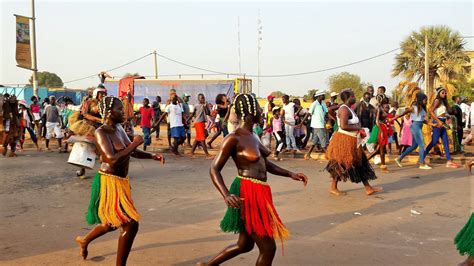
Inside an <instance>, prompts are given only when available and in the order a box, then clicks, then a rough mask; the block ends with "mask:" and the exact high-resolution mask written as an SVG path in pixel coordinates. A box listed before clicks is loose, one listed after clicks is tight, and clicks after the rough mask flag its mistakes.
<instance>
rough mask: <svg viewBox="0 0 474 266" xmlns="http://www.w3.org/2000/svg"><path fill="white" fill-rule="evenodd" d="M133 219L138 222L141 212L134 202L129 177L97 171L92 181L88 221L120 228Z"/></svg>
mask: <svg viewBox="0 0 474 266" xmlns="http://www.w3.org/2000/svg"><path fill="white" fill-rule="evenodd" d="M131 220H135V221H137V222H138V221H139V220H140V214H138V211H137V210H136V209H135V205H134V204H133V200H132V194H131V192H130V181H129V178H128V177H125V178H123V177H119V176H115V175H111V174H108V173H104V172H101V171H99V172H97V174H96V175H95V176H94V180H93V181H92V187H91V199H90V202H89V208H88V210H87V216H86V221H87V223H88V224H108V225H110V226H113V227H115V228H118V227H120V226H122V225H123V224H126V223H128V222H130V221H131Z"/></svg>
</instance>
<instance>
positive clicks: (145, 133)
mask: <svg viewBox="0 0 474 266" xmlns="http://www.w3.org/2000/svg"><path fill="white" fill-rule="evenodd" d="M142 131H143V145H145V146H150V145H151V136H150V128H148V127H142Z"/></svg>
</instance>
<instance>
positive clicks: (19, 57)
mask: <svg viewBox="0 0 474 266" xmlns="http://www.w3.org/2000/svg"><path fill="white" fill-rule="evenodd" d="M15 16H16V31H15V32H16V56H15V58H16V63H17V66H19V67H22V68H28V69H32V65H31V46H30V18H28V17H23V16H19V15H15Z"/></svg>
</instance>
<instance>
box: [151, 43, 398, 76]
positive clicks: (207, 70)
mask: <svg viewBox="0 0 474 266" xmlns="http://www.w3.org/2000/svg"><path fill="white" fill-rule="evenodd" d="M399 49H400V48H396V49H392V50H390V51H387V52H384V53H381V54H378V55H375V56H371V57H368V58H365V59H362V60H358V61H355V62H351V63H347V64H344V65H339V66H335V67H330V68H324V69H319V70H313V71H307V72H299V73H290V74H273V75H255V74H241V73H240V74H239V73H226V72H221V71H216V70H212V69H206V68H202V67H197V66H193V65H190V64H187V63H184V62H181V61H178V60H176V59H172V58H170V57H167V56H164V55H161V54H158V53H157V55H158V56H160V57H162V58H165V59H167V60H169V61H172V62H175V63H177V64H180V65H183V66H187V67H190V68H194V69H198V70H202V71H206V72H210V73H215V74H221V75H229V76H245V77H251V78H255V77H262V78H278V77H291V76H302V75H309V74H315V73H320V72H325V71H330V70H334V69H338V68H343V67H347V66H351V65H355V64H359V63H362V62H365V61H369V60H372V59H375V58H378V57H381V56H384V55H387V54H390V53H393V52H395V51H397V50H399Z"/></svg>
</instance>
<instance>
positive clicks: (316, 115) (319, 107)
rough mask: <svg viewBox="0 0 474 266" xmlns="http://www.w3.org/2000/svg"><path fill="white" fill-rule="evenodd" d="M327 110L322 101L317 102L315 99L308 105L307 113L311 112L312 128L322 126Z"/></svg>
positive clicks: (323, 125)
mask: <svg viewBox="0 0 474 266" xmlns="http://www.w3.org/2000/svg"><path fill="white" fill-rule="evenodd" d="M327 112H328V108H327V107H326V103H325V102H324V101H322V102H321V103H319V102H318V101H317V100H316V101H314V102H313V103H312V104H311V106H310V107H309V113H310V114H311V127H312V128H324V127H325V124H326V123H325V117H326V113H327Z"/></svg>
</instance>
